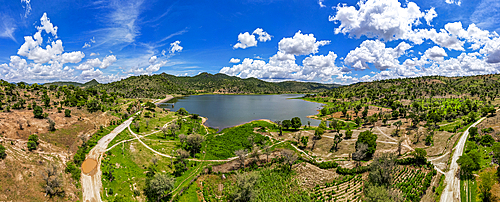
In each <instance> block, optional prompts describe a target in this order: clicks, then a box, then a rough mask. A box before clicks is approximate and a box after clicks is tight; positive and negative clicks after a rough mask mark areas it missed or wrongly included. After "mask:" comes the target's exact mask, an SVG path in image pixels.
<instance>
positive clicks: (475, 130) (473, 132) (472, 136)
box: [469, 127, 479, 141]
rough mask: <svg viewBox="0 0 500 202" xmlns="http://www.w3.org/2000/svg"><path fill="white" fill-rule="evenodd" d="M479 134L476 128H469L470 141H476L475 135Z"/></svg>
mask: <svg viewBox="0 0 500 202" xmlns="http://www.w3.org/2000/svg"><path fill="white" fill-rule="evenodd" d="M478 134H479V133H478V132H477V127H470V128H469V136H470V139H471V140H473V141H476V135H478Z"/></svg>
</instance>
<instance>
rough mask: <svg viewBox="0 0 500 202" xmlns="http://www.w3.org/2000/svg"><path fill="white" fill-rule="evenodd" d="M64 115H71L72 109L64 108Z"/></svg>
mask: <svg viewBox="0 0 500 202" xmlns="http://www.w3.org/2000/svg"><path fill="white" fill-rule="evenodd" d="M64 116H65V117H71V110H69V109H65V110H64Z"/></svg>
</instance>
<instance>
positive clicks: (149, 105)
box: [144, 101, 156, 111]
mask: <svg viewBox="0 0 500 202" xmlns="http://www.w3.org/2000/svg"><path fill="white" fill-rule="evenodd" d="M144 106H145V107H146V109H147V110H150V111H153V110H155V108H156V105H155V104H153V103H152V102H149V101H148V102H146V104H144Z"/></svg>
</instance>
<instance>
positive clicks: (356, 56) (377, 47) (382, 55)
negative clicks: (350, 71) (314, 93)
mask: <svg viewBox="0 0 500 202" xmlns="http://www.w3.org/2000/svg"><path fill="white" fill-rule="evenodd" d="M411 47H412V46H410V45H409V44H407V43H405V42H401V43H400V44H399V45H398V46H396V47H395V48H386V47H385V44H384V43H383V42H381V41H378V40H377V41H374V40H365V41H363V43H361V45H360V46H359V47H357V48H356V49H354V50H351V51H350V52H349V53H348V54H347V56H346V57H345V59H344V62H345V64H347V65H349V66H351V67H353V68H355V69H368V68H369V64H373V65H374V66H375V68H377V69H378V70H386V69H389V68H393V67H397V66H399V60H398V58H399V57H400V56H401V55H403V54H404V53H405V51H406V50H408V49H410V48H411Z"/></svg>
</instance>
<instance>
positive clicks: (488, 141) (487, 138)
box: [481, 135, 495, 146]
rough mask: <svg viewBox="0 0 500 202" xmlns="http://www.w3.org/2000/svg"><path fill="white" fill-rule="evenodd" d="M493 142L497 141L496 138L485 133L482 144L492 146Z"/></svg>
mask: <svg viewBox="0 0 500 202" xmlns="http://www.w3.org/2000/svg"><path fill="white" fill-rule="evenodd" d="M493 143H495V139H493V137H491V135H483V137H482V138H481V144H482V145H483V146H491V145H492V144H493Z"/></svg>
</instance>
